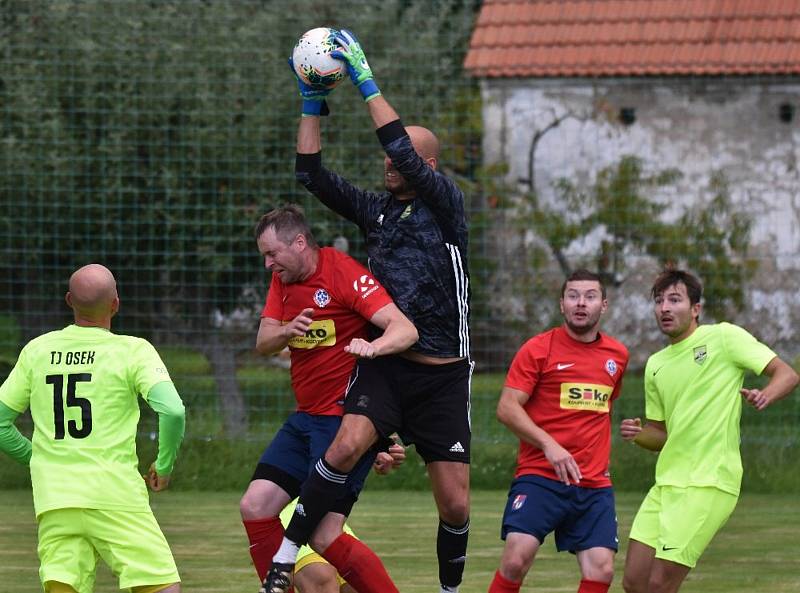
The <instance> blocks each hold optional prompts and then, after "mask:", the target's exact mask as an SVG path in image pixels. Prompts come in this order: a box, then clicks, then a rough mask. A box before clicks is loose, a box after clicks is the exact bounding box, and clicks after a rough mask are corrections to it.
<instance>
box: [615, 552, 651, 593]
mask: <svg viewBox="0 0 800 593" xmlns="http://www.w3.org/2000/svg"><path fill="white" fill-rule="evenodd" d="M655 557H656V551H655V549H654V548H651V547H650V546H648V545H646V544H643V543H642V542H640V541H636V540H635V539H632V540H630V541H629V542H628V553H627V555H626V556H625V574H624V575H623V577H622V588H623V589H625V593H648V591H647V586H648V583H649V581H650V569H651V567H652V566H653V560H655Z"/></svg>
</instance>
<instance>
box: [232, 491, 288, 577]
mask: <svg viewBox="0 0 800 593" xmlns="http://www.w3.org/2000/svg"><path fill="white" fill-rule="evenodd" d="M287 504H289V495H288V494H287V493H286V491H285V490H284V489H283V488H281V487H280V486H278V485H277V484H275V483H274V482H271V481H270V480H253V481H251V482H250V485H249V486H248V487H247V491H246V492H245V493H244V495H243V496H242V499H241V500H240V501H239V512H240V514H241V516H242V523H243V525H244V528H245V531H246V532H247V537H248V539H249V541H250V556H251V557H252V559H253V566H255V569H256V572H257V573H258V580H259V581H263V580H264V578H265V577H266V575H267V571H268V570H269V567H270V566H271V565H272V556H273V555H274V554H275V552H276V551H277V550H278V547H279V546H280V544H281V540H282V539H283V531H284V530H283V525H281V520H280V518H279V514H280V512H281V511H282V510H283V509H284V507H285V506H286V505H287Z"/></svg>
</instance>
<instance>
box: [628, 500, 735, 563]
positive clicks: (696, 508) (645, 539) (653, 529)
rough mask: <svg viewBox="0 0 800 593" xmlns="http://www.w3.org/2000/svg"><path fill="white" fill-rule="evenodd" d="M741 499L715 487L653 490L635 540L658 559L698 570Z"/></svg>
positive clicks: (637, 520)
mask: <svg viewBox="0 0 800 593" xmlns="http://www.w3.org/2000/svg"><path fill="white" fill-rule="evenodd" d="M738 500H739V497H738V496H736V495H734V494H731V493H729V492H724V491H722V490H720V489H718V488H713V487H687V488H677V487H674V486H658V485H656V486H653V487H652V488H650V492H648V493H647V496H646V497H645V499H644V501H643V502H642V506H641V507H639V512H638V513H636V518H635V519H634V520H633V525H632V526H631V536H630V537H631V539H633V540H636V541H638V542H641V543H643V544H645V545H647V546H650V547H651V548H655V551H656V558H659V559H661V560H668V561H670V562H676V563H678V564H683V565H684V566H688V567H690V568H694V567H695V565H696V564H697V561H698V559H699V558H700V556H701V555H702V554H703V552H704V551H705V549H706V547H707V546H708V544H709V543H710V542H711V540H712V539H713V538H714V535H716V533H717V531H719V530H720V529H721V528H722V526H723V525H725V522H726V521H727V520H728V517H730V516H731V513H733V509H734V508H735V507H736V503H737V501H738Z"/></svg>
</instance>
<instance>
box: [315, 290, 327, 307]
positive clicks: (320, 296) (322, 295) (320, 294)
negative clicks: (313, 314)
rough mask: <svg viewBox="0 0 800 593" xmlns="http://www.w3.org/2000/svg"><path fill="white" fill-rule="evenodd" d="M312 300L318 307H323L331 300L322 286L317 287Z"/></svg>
mask: <svg viewBox="0 0 800 593" xmlns="http://www.w3.org/2000/svg"><path fill="white" fill-rule="evenodd" d="M314 302H315V303H316V304H317V306H318V307H324V306H326V305H327V304H328V303H330V302H331V295H330V294H328V291H327V290H325V289H324V288H318V289H317V292H315V293H314Z"/></svg>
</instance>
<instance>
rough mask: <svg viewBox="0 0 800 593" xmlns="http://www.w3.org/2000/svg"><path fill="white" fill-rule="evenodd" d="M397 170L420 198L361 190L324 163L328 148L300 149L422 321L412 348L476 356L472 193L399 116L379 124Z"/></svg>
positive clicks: (316, 188) (310, 176) (303, 161)
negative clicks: (420, 145) (432, 158)
mask: <svg viewBox="0 0 800 593" xmlns="http://www.w3.org/2000/svg"><path fill="white" fill-rule="evenodd" d="M377 134H378V138H379V139H380V141H381V144H382V145H383V148H384V150H385V151H386V154H387V155H388V156H389V158H390V159H391V160H392V164H393V165H394V167H395V169H397V171H398V172H399V173H400V174H401V175H403V177H404V178H405V179H406V181H408V183H410V184H411V186H412V187H413V188H414V189H415V191H416V198H414V199H413V200H408V201H399V200H396V199H395V198H394V196H393V195H392V194H390V193H389V192H381V193H376V192H370V191H365V190H362V189H359V188H357V187H355V186H354V185H352V184H351V183H350V182H348V181H347V180H346V179H344V178H343V177H341V176H339V175H337V174H335V173H333V172H331V171H329V170H327V169H325V168H324V167H323V166H322V157H321V155H320V153H316V154H298V155H297V162H296V166H295V174H296V176H297V179H298V181H299V182H300V183H302V184H303V185H304V186H305V187H306V189H308V191H310V192H311V193H312V194H314V195H315V196H317V197H318V198H319V199H320V201H321V202H322V203H323V204H325V205H326V206H328V208H330V209H332V210H333V211H335V212H337V213H338V214H340V215H341V216H344V217H345V218H347V219H348V220H351V221H353V222H354V223H356V224H357V225H358V226H359V227H360V228H361V231H362V232H363V233H364V238H365V242H366V246H367V254H368V256H369V262H368V265H369V268H370V270H371V271H372V273H373V274H375V277H376V278H378V280H379V281H380V282H381V283H382V284H383V285H384V286H385V287H386V289H387V290H388V291H389V293H390V294H391V295H392V298H393V299H394V302H395V303H396V304H397V306H398V307H399V308H400V310H401V311H403V313H405V314H406V316H407V317H408V318H409V319H410V320H411V322H412V323H413V324H414V325H415V326H416V328H417V331H418V333H419V341H418V342H417V343H416V344H415V345H414V346H413V347H412V350H414V351H416V352H420V353H422V354H427V355H429V356H438V357H455V356H466V357H468V356H469V347H470V344H469V324H468V316H469V271H468V267H467V223H466V218H465V213H464V194H463V193H462V192H461V190H460V189H459V188H458V186H457V185H456V184H455V183H454V182H453V181H452V180H451V179H449V178H448V177H447V176H445V175H443V174H441V173H439V172H437V171H434V170H433V169H431V167H430V166H428V164H427V163H426V162H425V161H424V160H423V159H422V158H421V157H420V156H419V155H418V154H417V153H416V152H415V151H414V147H413V146H412V144H411V140H410V138H409V137H408V134H406V131H405V128H404V127H403V125H402V123H401V122H400V121H399V120H397V121H394V122H391V123H389V124H387V125H385V126H383V127H382V128H380V129H378V130H377Z"/></svg>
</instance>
